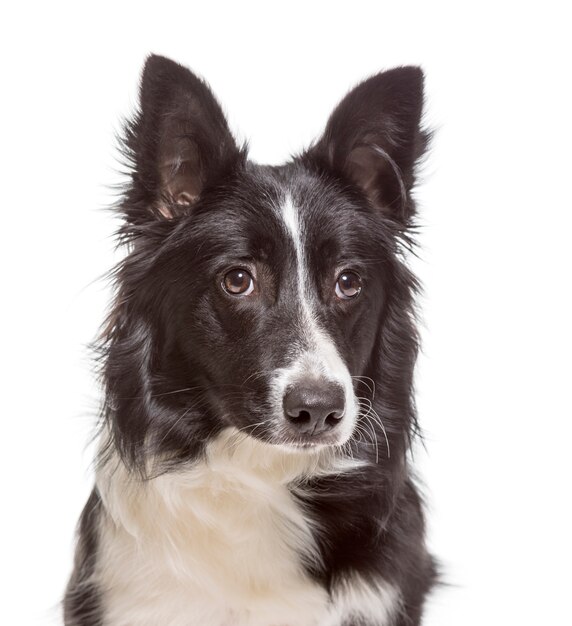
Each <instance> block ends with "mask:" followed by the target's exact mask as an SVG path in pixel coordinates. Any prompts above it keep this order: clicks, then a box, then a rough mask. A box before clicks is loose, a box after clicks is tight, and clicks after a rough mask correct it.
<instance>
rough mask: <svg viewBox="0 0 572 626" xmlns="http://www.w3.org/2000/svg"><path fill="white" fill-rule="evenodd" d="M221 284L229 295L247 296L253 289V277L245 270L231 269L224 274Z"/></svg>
mask: <svg viewBox="0 0 572 626" xmlns="http://www.w3.org/2000/svg"><path fill="white" fill-rule="evenodd" d="M222 286H223V288H224V290H225V291H226V292H227V293H229V294H230V295H231V296H248V295H250V294H251V293H252V292H253V291H254V279H253V278H252V276H251V275H250V274H249V273H248V272H247V271H246V270H243V269H236V270H231V271H230V272H227V273H226V274H225V276H224V279H223V281H222Z"/></svg>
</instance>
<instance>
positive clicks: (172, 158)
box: [125, 55, 243, 223]
mask: <svg viewBox="0 0 572 626" xmlns="http://www.w3.org/2000/svg"><path fill="white" fill-rule="evenodd" d="M139 99H140V102H139V113H138V114H137V115H136V117H135V119H134V120H133V121H132V123H130V124H128V126H127V132H126V141H125V144H126V149H127V152H128V157H129V159H130V161H131V163H132V165H133V170H134V171H133V175H132V178H133V188H132V190H131V192H132V193H131V196H132V197H131V198H128V202H126V206H125V212H126V217H127V219H128V221H130V222H133V223H140V222H141V220H142V219H148V218H149V217H152V216H155V217H158V216H159V214H161V215H162V216H163V217H165V218H167V219H170V218H173V217H175V216H176V215H178V214H180V213H182V212H184V211H186V210H188V207H189V206H191V205H193V204H194V203H195V202H196V201H197V200H198V199H199V198H200V197H201V195H202V193H203V191H204V190H205V189H206V188H207V187H208V186H209V185H211V184H213V183H216V182H217V181H218V180H220V179H221V177H223V176H224V175H225V174H226V173H228V171H229V170H230V169H232V167H233V166H234V165H235V164H236V163H237V161H239V160H241V158H242V155H243V152H241V151H240V150H239V149H238V148H237V146H236V143H235V141H234V139H233V137H232V135H231V133H230V130H229V128H228V124H227V121H226V119H225V117H224V114H223V112H222V109H221V107H220V105H219V103H218V102H217V101H216V99H215V97H214V95H213V94H212V92H211V91H210V89H209V88H208V86H207V85H206V84H205V83H204V82H203V81H202V80H200V79H199V78H197V77H196V76H195V75H194V74H193V73H192V72H190V71H189V70H188V69H186V68H185V67H183V66H181V65H179V64H177V63H175V62H174V61H171V60H169V59H166V58H164V57H161V56H156V55H152V56H150V57H149V58H148V59H147V62H146V63H145V68H144V70H143V75H142V78H141V87H140V92H139ZM142 212H143V213H144V214H145V215H142Z"/></svg>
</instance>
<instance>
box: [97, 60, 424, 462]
mask: <svg viewBox="0 0 572 626" xmlns="http://www.w3.org/2000/svg"><path fill="white" fill-rule="evenodd" d="M422 100H423V96H422V73H421V71H420V70H419V69H418V68H414V67H402V68H397V69H394V70H391V71H388V72H385V73H381V74H378V75H376V76H373V77H372V78H370V79H369V80H366V81H365V82H363V83H361V84H360V85H358V86H357V87H356V88H355V89H354V90H353V91H351V92H350V93H349V94H348V95H347V96H346V97H345V98H344V100H343V101H342V102H341V103H340V104H339V106H338V107H337V108H336V109H335V111H334V112H333V114H332V116H331V117H330V120H329V121H328V124H327V126H326V130H325V132H324V134H323V136H322V138H321V139H320V140H319V141H318V142H317V143H315V144H314V145H313V146H312V147H311V148H310V149H309V150H307V151H306V152H304V153H303V154H301V155H300V156H298V157H296V158H294V159H293V160H292V161H291V162H289V163H288V164H286V165H283V166H280V167H269V166H260V165H257V164H254V163H252V162H249V161H248V160H247V158H246V151H245V149H243V148H240V147H238V146H237V145H236V143H235V141H234V139H233V137H232V135H231V133H230V131H229V128H228V125H227V122H226V120H225V117H224V115H223V113H222V111H221V108H220V106H219V104H218V103H217V101H216V100H215V98H214V96H213V95H212V93H211V92H210V90H209V88H208V87H207V86H206V84H205V83H204V82H202V81H201V80H200V79H199V78H197V77H196V76H195V75H194V74H192V73H191V72H190V71H189V70H187V69H185V68H183V67H181V66H180V65H178V64H176V63H174V62H172V61H169V60H167V59H164V58H162V57H157V56H152V57H150V58H149V59H148V61H147V64H146V66H145V70H144V73H143V77H142V83H141V92H140V110H139V112H138V114H137V115H136V117H135V119H134V120H133V121H132V122H131V123H130V124H129V125H128V128H127V136H126V142H125V146H126V154H127V157H128V159H129V160H130V165H131V168H132V174H131V180H130V183H129V186H128V188H127V189H126V191H125V195H124V198H123V201H122V204H121V209H122V212H123V215H124V225H123V227H122V231H121V232H122V235H123V236H124V237H125V238H126V239H127V240H128V243H129V246H130V253H129V255H128V256H127V258H126V259H125V261H124V262H123V263H122V265H121V266H120V268H119V269H118V271H117V279H118V281H117V284H118V293H117V298H116V304H115V307H114V309H113V311H112V314H111V316H110V324H109V327H108V329H107V333H106V365H105V369H104V375H105V378H106V382H107V390H108V416H109V418H110V421H111V425H112V429H113V432H114V435H115V439H116V441H117V443H118V445H119V447H120V449H122V451H123V452H124V453H125V454H126V455H127V456H130V457H131V458H134V457H136V455H137V454H138V452H137V451H138V450H139V449H140V447H141V445H142V444H143V442H146V444H145V445H151V446H152V449H153V450H154V451H155V452H166V453H169V454H170V455H174V456H176V457H178V458H187V457H188V456H189V455H192V454H193V453H195V452H196V451H197V450H198V446H200V445H202V444H204V442H205V441H206V440H208V438H209V437H212V436H213V435H216V433H217V432H219V431H220V430H222V429H224V428H225V427H229V426H232V427H235V428H237V429H239V430H241V431H242V432H244V433H245V434H249V435H250V436H252V437H256V438H259V439H262V440H264V441H267V442H270V443H274V444H279V445H285V446H290V447H296V448H307V447H310V448H313V449H315V448H316V447H317V446H325V445H339V444H343V443H345V442H347V441H348V440H349V439H350V438H351V437H352V435H353V434H354V433H355V432H356V431H359V430H360V425H359V422H360V419H361V418H362V417H364V415H365V417H366V418H367V414H369V415H371V414H372V413H370V412H372V411H373V412H374V413H375V407H376V406H377V412H378V413H379V412H384V415H383V416H381V417H382V418H385V419H388V420H389V422H388V427H389V429H390V431H395V432H402V431H407V430H408V429H409V427H410V425H411V420H412V419H413V417H412V415H413V413H412V408H411V405H410V399H409V396H410V382H411V370H412V367H413V361H414V351H415V337H414V332H413V328H412V325H411V320H410V317H411V301H410V295H411V294H410V292H411V289H412V287H413V281H412V279H411V276H410V275H409V274H408V273H407V271H406V270H405V269H404V266H403V265H402V264H401V262H400V261H399V246H398V244H397V242H398V240H399V239H400V238H401V237H402V236H403V234H404V233H405V232H406V231H407V228H408V227H409V226H410V223H411V218H412V215H413V202H412V200H411V197H410V190H411V188H412V186H413V183H414V168H415V164H416V161H417V159H418V158H419V157H420V155H421V154H422V152H423V149H424V147H425V143H426V135H425V134H424V133H423V132H422V131H421V130H420V117H421V111H422ZM368 379H369V381H368ZM360 383H362V384H363V387H361V389H362V392H360V391H359V389H360V386H359V385H360ZM375 385H378V387H379V388H378V390H377V394H378V396H377V398H375V397H374V396H373V394H374V393H375V390H374V387H375ZM367 389H369V391H365V390H367ZM379 394H384V395H383V397H381V398H380V396H379ZM380 403H381V404H380ZM383 403H385V404H386V405H387V406H383ZM370 423H371V424H372V427H374V428H375V427H376V425H375V423H372V422H371V420H370ZM361 430H362V432H363V427H361ZM390 436H391V432H390Z"/></svg>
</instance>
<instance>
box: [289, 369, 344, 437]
mask: <svg viewBox="0 0 572 626" xmlns="http://www.w3.org/2000/svg"><path fill="white" fill-rule="evenodd" d="M344 410H345V402H344V390H343V388H342V387H340V385H337V384H336V383H331V382H324V381H321V382H315V383H300V384H297V385H293V386H291V387H289V388H288V389H287V390H286V393H285V394H284V415H285V416H286V420H287V421H288V422H289V423H290V424H291V425H292V426H294V427H295V428H296V430H297V431H298V432H300V433H302V434H305V435H317V434H318V433H322V432H324V431H326V430H331V429H332V428H335V427H336V426H337V425H338V424H339V422H340V421H341V419H342V417H343V416H344Z"/></svg>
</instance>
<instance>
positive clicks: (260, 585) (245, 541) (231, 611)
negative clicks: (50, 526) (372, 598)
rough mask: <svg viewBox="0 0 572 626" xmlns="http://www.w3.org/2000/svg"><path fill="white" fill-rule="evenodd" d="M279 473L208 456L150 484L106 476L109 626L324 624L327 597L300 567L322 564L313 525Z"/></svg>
mask: <svg viewBox="0 0 572 626" xmlns="http://www.w3.org/2000/svg"><path fill="white" fill-rule="evenodd" d="M276 471H277V468H276V467H274V466H273V465H272V464H270V465H269V466H268V467H267V468H266V472H252V471H246V469H245V468H244V466H242V465H241V463H240V462H238V463H236V464H234V465H232V466H228V465H227V464H226V463H225V462H223V461H222V460H221V458H216V457H211V459H210V460H209V462H208V463H201V464H198V465H196V466H194V467H193V468H192V469H191V470H189V471H186V472H184V473H173V474H166V475H163V476H160V477H158V478H156V479H153V480H152V481H148V482H146V483H140V482H139V483H134V482H132V481H130V480H129V478H128V476H127V474H126V473H125V472H124V471H123V470H122V469H121V468H120V469H118V470H116V471H115V472H113V473H112V474H110V475H109V476H102V477H100V480H99V481H98V482H99V488H100V491H101V492H102V496H103V500H104V503H105V508H106V509H107V511H108V512H109V515H108V516H106V517H105V518H104V519H103V520H102V526H101V550H100V553H99V569H98V578H99V582H100V584H101V586H102V588H103V590H104V606H105V623H106V624H110V625H114V626H115V625H120V624H124V625H126V626H127V624H129V625H139V624H140V625H143V624H149V625H150V624H162V625H173V626H174V625H179V624H180V625H181V626H183V625H185V626H195V625H197V626H198V625H199V624H200V625H201V626H205V625H212V626H226V625H227V624H228V625H229V626H230V625H232V626H239V625H240V626H242V625H243V624H244V625H245V626H246V625H248V626H263V625H264V626H268V625H270V624H276V625H278V626H283V625H284V626H285V625H290V624H292V625H296V626H298V625H300V626H306V625H307V626H311V625H315V624H321V623H323V622H324V619H325V618H326V616H327V613H328V610H329V607H328V595H327V593H326V591H325V589H323V587H321V586H319V585H317V584H316V583H315V582H313V581H312V580H310V579H309V577H308V576H307V574H306V573H305V570H304V567H303V559H308V560H310V561H311V560H315V559H319V555H318V550H317V547H316V544H315V541H314V536H313V534H312V531H311V528H310V520H309V519H307V518H306V517H305V515H304V514H303V511H302V509H301V508H300V507H299V505H298V504H297V503H296V502H295V499H294V497H293V496H292V494H291V493H290V491H289V489H288V487H287V485H286V484H283V483H282V482H280V481H279V480H277V478H278V477H277V475H275V472H276ZM280 478H282V477H280Z"/></svg>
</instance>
